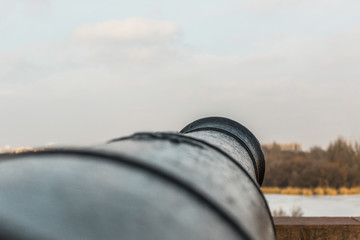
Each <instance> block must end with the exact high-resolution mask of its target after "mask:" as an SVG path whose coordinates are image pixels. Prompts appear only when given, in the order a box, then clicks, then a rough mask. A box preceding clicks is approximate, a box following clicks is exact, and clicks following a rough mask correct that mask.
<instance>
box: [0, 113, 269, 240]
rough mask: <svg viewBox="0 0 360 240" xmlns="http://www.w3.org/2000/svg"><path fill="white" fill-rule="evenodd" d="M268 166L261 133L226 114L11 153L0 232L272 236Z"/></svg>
mask: <svg viewBox="0 0 360 240" xmlns="http://www.w3.org/2000/svg"><path fill="white" fill-rule="evenodd" d="M264 169H265V162H264V156H263V154H262V151H261V147H260V144H259V142H258V141H257V139H256V138H255V136H254V135H253V134H252V133H251V132H250V131H249V130H247V129H246V128H245V127H244V126H242V125H241V124H239V123H237V122H235V121H232V120H230V119H226V118H220V117H211V118H204V119H200V120H198V121H195V122H193V123H191V124H189V125H188V126H186V127H185V128H184V129H183V130H182V131H181V132H180V133H170V132H166V133H146V132H145V133H136V134H134V135H132V136H128V137H123V138H118V139H114V140H111V141H109V142H108V143H106V144H104V145H100V146H95V147H91V148H61V149H38V150H34V151H28V152H22V153H17V154H5V155H3V156H1V161H0V239H23V240H27V239H67V240H72V239H87V240H92V239H107V240H111V239H124V240H130V239H131V240H132V239H139V240H143V239H154V240H155V239H159V240H165V239H166V240H168V239H170V240H177V239H179V240H180V239H196V240H198V239H199V240H200V239H204V240H205V239H214V240H215V239H224V240H225V239H262V240H263V239H275V231H274V225H273V221H272V218H271V215H270V212H269V208H268V205H267V203H266V200H265V198H264V196H263V194H262V192H261V190H260V188H259V186H260V185H261V183H262V180H263V177H264Z"/></svg>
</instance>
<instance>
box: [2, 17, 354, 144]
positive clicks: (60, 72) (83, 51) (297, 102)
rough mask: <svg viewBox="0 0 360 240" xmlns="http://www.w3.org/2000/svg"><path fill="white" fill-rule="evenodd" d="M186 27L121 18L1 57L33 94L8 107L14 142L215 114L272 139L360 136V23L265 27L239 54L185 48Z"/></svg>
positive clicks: (68, 138)
mask: <svg viewBox="0 0 360 240" xmlns="http://www.w3.org/2000/svg"><path fill="white" fill-rule="evenodd" d="M180 29H181V28H180V27H179V26H178V25H177V24H176V23H174V22H167V21H155V20H146V19H138V18H131V19H127V20H111V21H107V22H103V23H99V24H94V25H86V26H80V27H79V28H78V29H76V30H75V31H74V34H72V35H71V37H69V38H68V39H66V40H64V41H62V42H58V43H49V44H42V45H33V46H30V47H25V48H22V49H19V50H18V51H17V52H13V53H12V54H11V56H4V55H3V56H2V57H1V56H0V63H1V64H0V65H1V66H3V68H2V69H0V75H1V76H7V77H6V78H7V79H9V80H11V81H7V84H6V87H5V85H4V82H0V87H1V89H8V90H9V91H15V92H16V91H18V90H22V92H25V91H26V92H27V93H26V94H25V93H24V95H22V96H19V98H18V99H17V100H16V101H13V102H11V103H9V105H7V106H5V105H0V112H2V124H3V125H4V126H7V128H6V129H4V133H3V134H4V136H5V135H6V136H8V137H7V139H6V141H7V142H6V143H11V144H12V145H17V144H13V142H12V141H16V140H17V141H19V140H18V137H17V136H14V134H13V133H14V132H21V133H22V139H21V140H22V141H23V142H20V143H19V144H21V145H25V146H28V145H40V144H42V143H44V142H49V141H53V139H54V136H56V138H55V139H56V142H59V143H61V144H62V143H74V142H75V143H93V142H97V141H102V140H104V141H105V140H108V139H110V138H112V137H116V136H121V135H124V134H129V133H132V132H134V131H140V130H176V129H179V128H181V127H182V126H183V125H184V124H186V123H187V122H189V121H191V120H194V119H195V118H197V117H203V116H206V115H224V116H228V117H231V118H234V119H237V120H239V121H241V122H242V123H243V124H245V125H246V126H247V127H249V128H250V129H251V130H252V131H254V132H255V133H256V135H258V136H260V140H261V141H262V142H271V141H273V140H276V141H280V142H286V141H299V142H302V143H304V144H305V145H306V143H307V144H308V145H311V144H320V143H322V144H324V143H326V142H327V141H329V140H332V139H334V138H335V137H336V136H337V135H339V134H342V135H346V134H347V133H348V132H356V131H357V132H358V133H359V134H358V135H360V129H355V128H353V127H352V126H355V123H357V122H356V119H360V114H359V113H358V112H357V111H355V109H358V108H359V105H358V103H359V102H360V95H359V94H358V93H357V92H358V90H359V89H360V84H359V82H358V79H359V78H360V70H359V68H358V66H359V65H360V46H359V44H358V42H359V40H360V30H359V29H352V30H349V31H341V32H338V33H337V34H333V35H331V36H321V37H319V36H302V35H296V36H295V35H286V34H280V35H279V34H276V37H271V38H269V37H266V36H264V37H263V38H262V39H260V40H257V41H254V42H253V45H251V46H250V47H251V48H252V49H250V50H249V52H250V53H249V54H246V55H245V54H244V55H240V56H235V57H227V56H219V55H215V54H211V53H204V52H200V51H196V50H194V49H192V48H190V47H187V46H184V45H183V44H182V42H181V39H176V36H177V35H178V34H179V32H181V30H180ZM94 40H95V41H94ZM253 49H256V50H258V51H256V53H254V52H255V51H252V50H253ZM1 59H3V60H1ZM6 63H7V64H8V65H7V66H5V65H6ZM25 70H26V71H25ZM20 73H22V74H20ZM1 79H3V77H1ZM16 82H21V83H22V84H23V85H24V83H25V85H26V84H27V85H26V88H24V87H21V86H19V85H17V86H16V84H15V83H16ZM0 95H1V94H0ZM9 106H11V107H9ZM28 106H31V107H28ZM14 109H16V111H14ZM335 113H336V114H335ZM14 119H15V120H14ZM22 119H26V120H27V121H26V123H25V121H23V120H22ZM54 126H56V127H54ZM32 129H36V131H35V130H32ZM253 129H254V130H253ZM34 131H35V132H36V134H35V133H34ZM12 134H13V135H12ZM9 136H10V137H9ZM11 136H12V137H11ZM345 137H347V136H345ZM11 138H12V139H11ZM4 141H5V140H4ZM0 144H2V143H1V142H0ZM4 144H5V143H4Z"/></svg>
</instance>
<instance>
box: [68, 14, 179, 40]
mask: <svg viewBox="0 0 360 240" xmlns="http://www.w3.org/2000/svg"><path fill="white" fill-rule="evenodd" d="M180 34H181V29H180V27H179V25H178V24H176V23H174V22H169V21H156V20H150V19H143V18H129V19H125V20H109V21H106V22H102V23H97V24H88V25H84V26H81V27H79V28H78V29H76V30H75V32H74V33H73V35H72V37H73V38H74V39H76V40H80V41H84V40H99V41H121V42H134V41H143V42H149V41H150V42H153V41H162V40H174V38H176V37H178V36H179V35H180Z"/></svg>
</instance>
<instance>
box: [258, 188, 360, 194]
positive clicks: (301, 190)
mask: <svg viewBox="0 0 360 240" xmlns="http://www.w3.org/2000/svg"><path fill="white" fill-rule="evenodd" d="M261 191H262V192H263V193H264V194H282V195H299V196H325V195H327V196H337V195H357V194H360V187H353V188H347V187H341V188H338V189H336V188H331V187H316V188H298V187H286V188H279V187H261Z"/></svg>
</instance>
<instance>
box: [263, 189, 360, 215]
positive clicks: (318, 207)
mask: <svg viewBox="0 0 360 240" xmlns="http://www.w3.org/2000/svg"><path fill="white" fill-rule="evenodd" d="M265 197H266V199H267V201H268V204H269V207H270V210H271V211H272V212H273V211H274V210H279V209H280V208H282V209H283V210H285V212H291V210H292V209H293V208H294V207H300V208H301V210H302V211H303V213H304V214H303V216H304V217H308V216H329V217H330V216H360V195H341V196H293V195H281V194H266V195H265Z"/></svg>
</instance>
